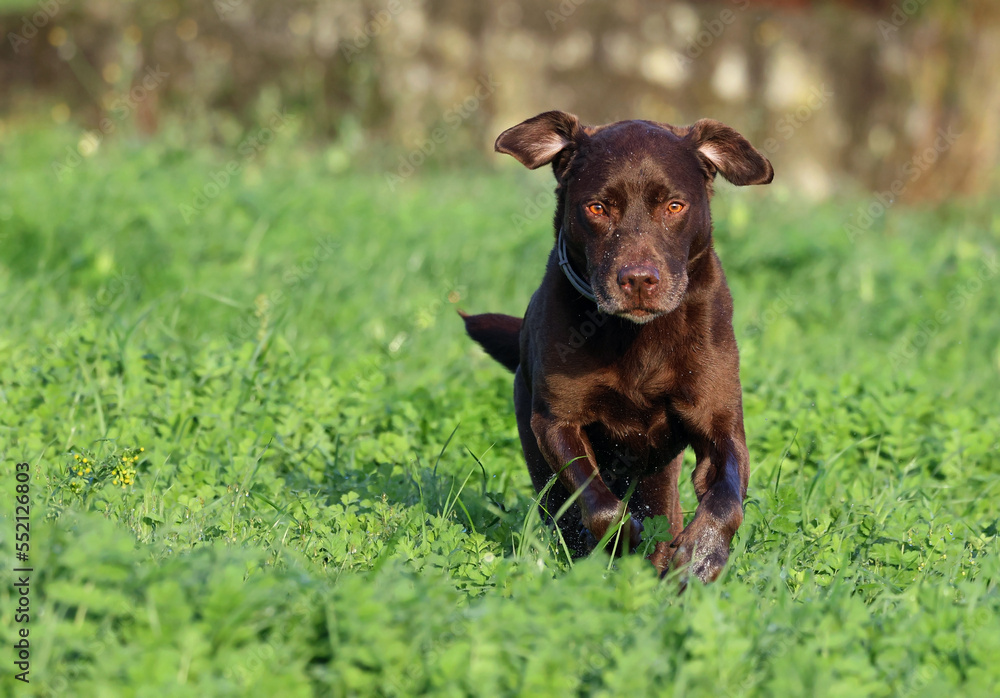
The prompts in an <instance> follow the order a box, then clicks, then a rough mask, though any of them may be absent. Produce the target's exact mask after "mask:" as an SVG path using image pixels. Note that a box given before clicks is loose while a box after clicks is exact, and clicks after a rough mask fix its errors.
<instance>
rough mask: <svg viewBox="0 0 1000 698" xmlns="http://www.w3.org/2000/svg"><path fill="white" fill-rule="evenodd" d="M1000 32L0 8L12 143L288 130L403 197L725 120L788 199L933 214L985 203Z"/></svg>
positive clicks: (481, 14) (756, 15) (516, 12)
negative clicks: (433, 172)
mask: <svg viewBox="0 0 1000 698" xmlns="http://www.w3.org/2000/svg"><path fill="white" fill-rule="evenodd" d="M998 19H1000V5H998V4H997V3H996V2H991V1H990V0H972V1H970V2H962V3H960V2H957V0H935V1H934V2H927V1H926V0H851V1H841V2H834V1H820V0H817V1H813V2H810V1H809V0H775V1H772V2H756V1H752V0H726V1H724V2H672V3H659V2H643V1H642V0H625V1H623V2H615V3H610V2H597V1H596V0H559V1H557V0H550V1H546V2H527V1H523V2H519V1H518V0H504V1H501V2H495V3H469V2H461V1H459V0H424V1H421V0H373V1H370V2H358V1H354V0H349V1H342V2H336V1H334V2H301V1H298V0H295V1H292V2H282V3H278V2H264V1H261V0H213V1H212V2H207V1H203V2H188V1H185V0H167V1H164V2H153V3H140V2H132V1H121V0H118V1H113V0H83V1H81V2H74V1H68V0H41V1H39V0H31V1H26V0H0V29H2V33H3V36H4V42H3V43H4V45H3V48H2V50H0V85H2V91H0V139H3V138H4V137H5V135H4V134H7V137H9V136H10V134H11V133H12V132H13V130H14V129H19V128H20V127H21V126H22V125H24V124H31V125H36V126H37V125H45V124H49V125H52V126H56V127H64V128H72V129H78V130H79V134H80V138H79V143H78V146H77V148H76V150H77V151H78V152H79V154H80V156H81V157H88V156H90V155H92V154H93V152H94V151H96V150H97V149H99V148H100V147H101V146H102V141H103V140H104V139H105V138H107V137H112V136H113V137H114V138H121V137H123V136H122V135H121V134H125V137H126V138H135V139H143V138H151V137H153V136H157V137H159V138H167V139H175V140H176V141H177V142H178V143H177V144H178V145H180V146H183V145H190V144H201V143H206V144H208V143H216V144H218V145H221V146H230V145H233V144H236V143H240V142H241V141H242V140H243V139H245V138H246V137H247V135H248V134H250V135H252V134H254V133H257V132H258V131H259V130H260V129H261V128H263V127H267V126H268V124H271V122H273V121H274V120H275V118H276V113H277V114H290V115H293V116H294V118H295V124H296V126H295V129H296V130H295V133H296V138H297V139H298V140H299V141H300V142H306V143H311V144H314V145H315V146H316V147H317V148H321V149H323V151H324V152H325V156H326V159H327V163H328V165H329V167H330V169H332V170H335V171H344V170H348V169H355V168H373V169H381V170H384V171H386V172H388V173H389V174H390V175H391V174H393V173H395V174H399V175H401V176H406V175H407V173H408V172H409V170H408V165H409V166H416V167H431V168H434V167H444V166H451V165H454V164H456V163H470V162H471V163H476V164H480V165H489V166H492V165H493V163H495V162H496V161H497V160H499V158H497V157H495V156H493V155H492V154H491V152H490V150H491V145H492V141H493V139H494V138H495V136H496V135H497V134H498V133H499V132H500V131H501V130H503V129H504V128H506V127H508V126H511V125H513V124H514V123H517V122H519V121H521V120H523V119H525V118H527V117H529V116H532V115H534V114H536V113H538V112H541V111H544V110H547V109H553V108H557V109H563V110H567V111H571V112H574V113H576V114H578V115H579V116H580V117H581V118H582V120H583V121H584V122H585V123H603V122H607V121H612V120H617V119H623V118H646V119H652V120H659V121H666V122H670V123H675V124H684V123H690V122H692V121H694V120H696V119H698V118H701V117H705V116H711V117H713V118H717V119H719V120H721V121H724V122H726V123H729V124H730V125H732V126H734V127H735V128H736V129H737V130H739V131H741V132H743V133H744V134H745V135H747V136H748V137H749V138H750V139H751V140H752V141H753V142H754V143H755V144H756V145H757V146H758V147H760V148H761V149H762V150H764V151H765V152H767V153H768V155H769V156H770V157H771V159H772V161H773V162H774V163H775V169H776V171H777V173H778V176H777V179H776V182H777V183H778V184H779V185H781V186H785V187H788V188H789V189H790V190H791V191H792V192H794V193H795V195H801V196H803V197H807V198H812V199H823V198H826V197H829V196H832V195H834V194H836V193H837V192H838V191H841V190H844V189H848V190H857V189H858V188H862V187H863V188H866V189H869V190H872V191H874V192H882V193H885V194H889V195H890V196H891V198H892V199H893V200H895V199H896V196H897V195H898V197H900V198H901V199H904V200H907V199H908V200H911V201H925V200H942V199H945V198H948V197H951V196H954V195H966V194H977V193H982V192H989V191H991V190H994V189H995V185H996V171H997V170H996V165H997V159H998V154H1000V136H998V134H1000V90H998V89H997V85H998V83H1000V22H998ZM276 110H277V112H276ZM275 123H283V122H275ZM272 125H273V124H272ZM2 142H3V140H0V143H2ZM73 158H74V156H73V155H72V153H67V154H66V155H65V156H64V158H63V159H62V160H61V161H60V162H61V163H62V164H66V163H68V162H70V161H72V159H73ZM56 169H58V168H56ZM931 172H932V173H933V176H928V175H930V173H931ZM56 174H58V172H56ZM894 183H895V184H896V186H895V189H896V191H892V188H893V185H894ZM883 203H884V202H883Z"/></svg>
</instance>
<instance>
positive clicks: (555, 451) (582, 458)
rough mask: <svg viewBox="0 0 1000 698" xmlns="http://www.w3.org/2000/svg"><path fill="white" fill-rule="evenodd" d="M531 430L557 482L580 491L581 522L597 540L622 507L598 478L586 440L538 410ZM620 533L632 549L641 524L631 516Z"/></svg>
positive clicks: (619, 515) (578, 428) (638, 538)
mask: <svg viewBox="0 0 1000 698" xmlns="http://www.w3.org/2000/svg"><path fill="white" fill-rule="evenodd" d="M531 430H532V431H533V432H534V434H535V438H536V439H537V440H538V448H539V449H540V450H541V452H542V455H543V456H544V457H545V460H546V461H547V462H548V464H549V466H550V467H551V468H552V471H553V472H554V473H556V475H557V476H558V478H559V482H560V483H562V485H563V487H565V488H566V491H567V492H569V493H571V494H572V493H573V492H577V491H579V492H580V496H579V498H578V499H577V502H578V503H579V505H580V512H581V517H582V519H583V525H584V526H585V527H586V528H587V530H588V531H590V533H591V534H592V535H593V536H594V538H595V539H597V540H598V541H599V540H600V539H601V538H603V537H604V534H605V533H607V531H608V529H609V528H610V527H611V526H612V525H615V524H617V523H618V522H619V521H621V519H622V517H623V516H625V514H626V513H627V512H626V507H625V504H623V503H622V501H621V500H620V499H618V497H616V496H615V495H614V493H613V492H612V491H611V490H610V489H608V486H607V485H606V484H605V483H604V480H603V479H601V473H600V471H599V470H598V467H597V459H596V458H595V457H594V449H593V448H592V447H591V445H590V440H589V439H588V438H587V435H586V434H585V433H584V432H583V428H582V427H581V426H580V425H579V424H568V423H565V422H560V421H558V420H556V419H554V418H552V417H550V416H547V415H544V414H542V413H540V412H534V413H533V414H532V416H531ZM624 533H626V534H627V536H623V538H625V540H624V541H623V543H624V545H622V544H620V545H619V549H621V548H624V547H625V546H626V545H627V546H628V547H629V548H632V549H634V548H636V547H638V546H639V543H640V541H641V536H640V534H641V533H642V524H640V523H639V522H638V521H636V520H635V519H634V518H632V519H630V520H629V524H628V527H627V529H626V531H625V532H624Z"/></svg>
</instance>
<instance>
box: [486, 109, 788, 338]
mask: <svg viewBox="0 0 1000 698" xmlns="http://www.w3.org/2000/svg"><path fill="white" fill-rule="evenodd" d="M496 149H497V151H499V152H501V153H508V154H510V155H513V156H514V157H515V158H517V160H518V161H520V162H521V164H523V165H524V166H525V167H528V168H530V169H535V168H536V167H541V166H542V165H545V164H548V163H552V168H553V171H554V172H555V175H556V180H557V181H558V188H557V190H556V191H557V197H558V206H557V209H556V227H557V228H560V229H561V230H562V234H563V235H564V236H565V238H566V246H567V251H568V255H569V259H570V261H571V263H572V264H573V266H574V267H575V268H576V269H577V270H578V271H579V272H582V275H583V277H584V279H586V280H587V281H588V282H589V283H590V285H591V286H592V287H593V289H594V295H595V296H596V298H597V305H598V308H599V309H600V310H601V312H604V313H606V314H609V315H619V316H621V317H624V318H627V319H629V320H632V321H633V322H637V323H644V322H648V321H649V320H652V319H653V318H655V317H658V316H660V315H663V314H665V313H669V312H670V311H671V310H673V309H674V308H676V307H677V306H678V304H679V303H680V302H681V299H682V298H683V296H684V292H685V291H686V290H687V285H688V265H689V262H691V261H693V260H694V259H695V258H696V257H698V256H700V255H701V253H703V252H705V251H706V250H707V249H708V247H709V246H710V244H711V233H712V218H711V212H710V210H709V199H710V198H711V194H712V181H713V180H714V179H715V175H716V173H719V174H721V175H722V176H723V177H725V178H726V179H727V180H729V181H730V182H732V183H733V184H740V185H742V184H767V183H768V182H770V181H771V178H772V177H773V176H774V171H773V170H772V169H771V163H770V162H768V160H767V158H765V157H764V156H763V155H761V154H760V153H759V152H757V150H755V149H754V147H753V146H751V145H750V143H749V142H748V141H747V139H745V138H744V137H743V136H741V135H740V134H739V133H737V132H736V131H734V130H733V129H731V128H729V127H728V126H725V125H723V124H721V123H719V122H718V121H712V120H711V119H702V120H701V121H698V122H697V123H695V124H694V125H692V126H690V127H677V126H670V125H667V124H658V123H654V122H651V121H619V122H616V123H613V124H608V125H606V126H596V127H591V126H583V125H581V124H580V121H579V119H577V118H576V117H575V116H573V115H572V114H567V113H565V112H559V111H550V112H545V113H544V114H539V115H538V116H536V117H534V118H532V119H528V120H527V121H525V122H523V123H520V124H518V125H517V126H514V127H513V128H509V129H507V130H506V131H504V132H503V133H501V134H500V136H499V138H497V141H496Z"/></svg>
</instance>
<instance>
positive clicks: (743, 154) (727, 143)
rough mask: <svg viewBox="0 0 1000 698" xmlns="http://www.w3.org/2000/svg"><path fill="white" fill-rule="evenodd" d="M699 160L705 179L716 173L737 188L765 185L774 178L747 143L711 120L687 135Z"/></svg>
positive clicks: (771, 171)
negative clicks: (749, 185) (746, 185)
mask: <svg viewBox="0 0 1000 698" xmlns="http://www.w3.org/2000/svg"><path fill="white" fill-rule="evenodd" d="M687 138H688V140H690V141H691V144H692V145H694V147H695V149H696V150H697V151H698V155H699V156H700V157H701V160H702V164H703V166H704V168H705V171H706V174H707V175H708V178H709V179H710V180H711V179H713V178H714V177H715V173H716V172H718V173H719V174H721V175H722V176H723V177H725V178H726V179H727V180H729V181H730V182H732V183H733V184H737V185H740V186H742V185H745V184H767V183H768V182H770V181H771V180H772V179H773V178H774V169H773V168H772V167H771V163H770V162H769V161H768V159H767V158H766V157H764V156H763V155H761V154H760V153H759V152H758V151H757V149H756V148H754V147H753V146H752V145H750V141H748V140H747V139H746V138H744V137H743V136H741V135H740V134H739V133H737V132H736V131H734V130H733V129H731V128H729V127H728V126H726V125H725V124H723V123H720V122H718V121H715V120H714V119H702V120H701V121H697V122H695V123H694V124H693V125H692V126H691V128H690V130H689V131H688V133H687Z"/></svg>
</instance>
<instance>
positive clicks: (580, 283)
mask: <svg viewBox="0 0 1000 698" xmlns="http://www.w3.org/2000/svg"><path fill="white" fill-rule="evenodd" d="M556 254H557V255H558V257H559V267H560V268H561V269H562V272H563V274H565V275H566V279H567V280H568V281H569V282H570V283H571V284H572V285H573V288H575V289H576V290H577V291H579V292H580V295H582V296H583V297H584V298H587V299H589V300H590V301H592V302H594V303H596V302H597V296H595V295H594V288H593V287H592V286H591V285H590V284H588V283H587V282H586V281H585V280H584V279H583V277H581V276H580V275H579V274H577V273H576V269H574V268H573V265H572V264H570V261H569V254H567V252H566V236H565V235H563V229H562V228H561V227H560V228H559V239H558V240H557V241H556Z"/></svg>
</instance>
